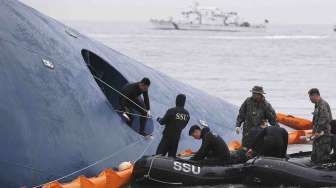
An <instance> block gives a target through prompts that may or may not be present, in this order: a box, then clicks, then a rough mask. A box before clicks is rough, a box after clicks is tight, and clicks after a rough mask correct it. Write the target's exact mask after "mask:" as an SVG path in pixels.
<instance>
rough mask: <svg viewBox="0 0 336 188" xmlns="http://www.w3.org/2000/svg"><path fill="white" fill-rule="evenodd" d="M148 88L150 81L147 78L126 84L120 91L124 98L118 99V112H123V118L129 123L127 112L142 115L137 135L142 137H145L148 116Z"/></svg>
mask: <svg viewBox="0 0 336 188" xmlns="http://www.w3.org/2000/svg"><path fill="white" fill-rule="evenodd" d="M149 86H150V80H149V79H148V78H143V79H142V80H141V81H140V82H136V83H132V84H127V85H126V86H124V88H123V89H122V91H121V93H122V94H123V95H124V96H120V98H119V104H120V108H121V109H120V110H122V111H123V112H125V113H123V116H124V117H125V118H126V119H127V120H128V122H129V123H131V121H132V120H131V118H130V117H129V116H128V114H127V112H130V111H131V110H135V111H138V112H139V113H140V114H141V115H142V117H141V118H140V130H139V133H140V134H141V135H144V136H146V133H145V126H146V122H147V117H149V116H150V104H149V98H148V88H149ZM140 95H143V99H144V103H143V102H142V100H140V98H139V97H140ZM125 96H126V97H127V98H126V97H125ZM130 100H131V101H130Z"/></svg>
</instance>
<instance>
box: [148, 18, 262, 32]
mask: <svg viewBox="0 0 336 188" xmlns="http://www.w3.org/2000/svg"><path fill="white" fill-rule="evenodd" d="M151 23H152V25H153V26H154V28H155V29H162V30H196V31H226V32H243V31H254V30H256V31H258V30H265V29H266V27H265V25H256V26H250V27H243V26H237V25H212V24H189V23H175V22H173V21H164V20H151Z"/></svg>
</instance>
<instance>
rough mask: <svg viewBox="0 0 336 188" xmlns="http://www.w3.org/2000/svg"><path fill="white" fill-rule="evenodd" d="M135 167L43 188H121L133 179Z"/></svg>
mask: <svg viewBox="0 0 336 188" xmlns="http://www.w3.org/2000/svg"><path fill="white" fill-rule="evenodd" d="M132 172H133V167H131V168H128V169H126V170H123V171H117V172H116V171H113V170H112V169H106V170H104V171H103V172H102V173H100V174H99V175H98V176H97V177H93V178H86V177H84V176H80V177H78V178H77V179H75V180H74V181H72V182H70V183H65V184H61V183H59V182H53V183H50V184H47V185H44V186H43V187H42V188H119V187H121V186H123V185H126V184H127V183H128V182H129V181H130V179H131V177H132Z"/></svg>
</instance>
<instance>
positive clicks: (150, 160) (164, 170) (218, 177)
mask: <svg viewBox="0 0 336 188" xmlns="http://www.w3.org/2000/svg"><path fill="white" fill-rule="evenodd" d="M243 166H244V165H242V164H232V165H226V166H203V165H199V164H194V163H191V162H190V161H187V160H183V159H179V158H175V159H174V158H168V157H162V156H145V157H143V158H141V159H140V160H138V161H137V162H136V163H135V165H134V171H133V173H134V178H135V180H136V181H154V182H159V183H165V184H174V185H178V184H183V185H205V184H224V183H236V182H241V181H242V177H243Z"/></svg>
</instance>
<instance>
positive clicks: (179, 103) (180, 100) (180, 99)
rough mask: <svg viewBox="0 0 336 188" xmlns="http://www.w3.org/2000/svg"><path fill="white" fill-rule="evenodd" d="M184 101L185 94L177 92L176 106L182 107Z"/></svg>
mask: <svg viewBox="0 0 336 188" xmlns="http://www.w3.org/2000/svg"><path fill="white" fill-rule="evenodd" d="M185 101H186V96H185V95H184V94H179V95H177V96H176V106H178V107H184V104H185Z"/></svg>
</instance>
